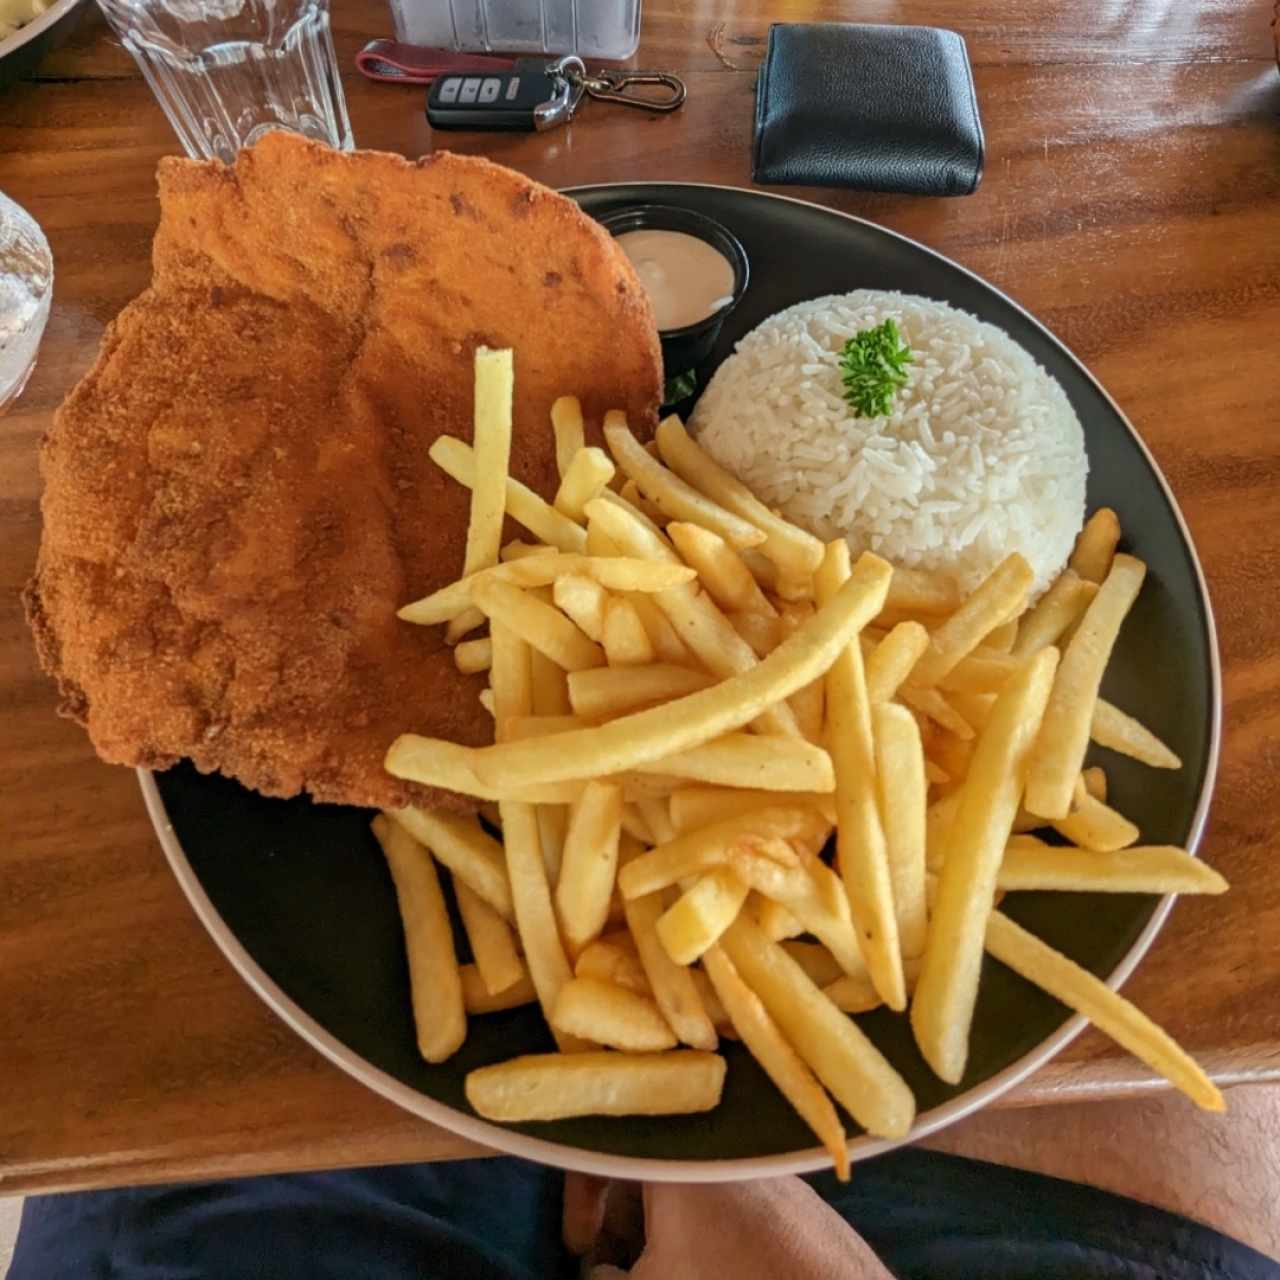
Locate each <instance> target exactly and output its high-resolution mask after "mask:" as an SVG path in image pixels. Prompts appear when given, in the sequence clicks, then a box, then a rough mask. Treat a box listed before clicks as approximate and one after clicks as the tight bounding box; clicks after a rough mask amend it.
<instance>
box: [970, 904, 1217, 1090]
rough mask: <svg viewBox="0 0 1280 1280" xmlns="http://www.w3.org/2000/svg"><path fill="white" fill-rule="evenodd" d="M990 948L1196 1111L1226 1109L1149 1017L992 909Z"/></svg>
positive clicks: (1192, 1064) (1211, 1086)
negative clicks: (1159, 1077) (1181, 1095)
mask: <svg viewBox="0 0 1280 1280" xmlns="http://www.w3.org/2000/svg"><path fill="white" fill-rule="evenodd" d="M986 946H987V950H988V951H989V952H990V953H991V954H992V955H993V956H994V957H995V958H996V959H997V960H999V961H1000V963H1001V964H1005V965H1008V966H1009V968H1010V969H1012V970H1013V971H1014V972H1015V973H1017V974H1021V976H1022V977H1024V978H1026V980H1027V981H1028V982H1032V983H1034V984H1035V985H1036V986H1037V987H1040V988H1041V989H1042V990H1044V991H1047V992H1048V993H1049V994H1050V995H1051V996H1053V997H1054V998H1055V999H1057V1000H1061V1001H1062V1003H1063V1004H1065V1005H1066V1006H1067V1007H1068V1008H1070V1009H1074V1010H1075V1011H1076V1012H1077V1013H1082V1014H1084V1016H1085V1017H1086V1018H1088V1019H1089V1021H1090V1022H1092V1023H1093V1024H1094V1026H1096V1027H1097V1028H1098V1030H1100V1031H1102V1032H1104V1033H1105V1034H1106V1035H1109V1036H1110V1037H1111V1038H1112V1039H1113V1040H1114V1041H1115V1042H1116V1043H1117V1044H1119V1045H1121V1046H1122V1047H1123V1048H1125V1049H1128V1050H1129V1052H1130V1053H1131V1054H1133V1055H1134V1057H1135V1058H1140V1059H1141V1060H1142V1061H1143V1062H1145V1063H1146V1064H1147V1066H1149V1067H1150V1068H1151V1069H1152V1070H1153V1071H1157V1072H1159V1074H1160V1075H1162V1076H1164V1078H1165V1079H1166V1080H1168V1081H1169V1083H1170V1084H1172V1085H1174V1086H1175V1087H1176V1088H1178V1089H1181V1090H1182V1092H1183V1093H1185V1094H1186V1095H1187V1097H1189V1098H1190V1099H1191V1100H1192V1102H1194V1103H1195V1104H1196V1105H1197V1106H1198V1107H1203V1108H1204V1109H1205V1110H1206V1111H1225V1110H1226V1103H1224V1102H1223V1100H1222V1094H1221V1093H1219V1092H1218V1090H1217V1088H1216V1087H1215V1086H1214V1084H1213V1083H1212V1081H1210V1080H1209V1078H1208V1077H1207V1076H1206V1075H1205V1074H1204V1072H1203V1071H1201V1070H1200V1068H1199V1067H1198V1066H1197V1065H1196V1063H1195V1061H1194V1060H1193V1059H1192V1058H1191V1057H1190V1056H1189V1055H1188V1054H1187V1053H1186V1052H1185V1051H1184V1050H1183V1049H1181V1048H1180V1047H1179V1046H1178V1045H1177V1044H1176V1043H1175V1042H1174V1041H1173V1040H1172V1039H1170V1037H1169V1036H1168V1035H1166V1034H1165V1032H1163V1031H1161V1030H1160V1028H1159V1027H1157V1026H1156V1024H1155V1023H1154V1022H1152V1021H1151V1020H1150V1019H1149V1018H1148V1017H1147V1016H1146V1015H1145V1014H1143V1013H1141V1012H1140V1011H1139V1010H1138V1009H1136V1008H1135V1007H1134V1006H1133V1005H1132V1004H1130V1003H1129V1001H1128V1000H1126V999H1125V998H1124V997H1123V996H1122V995H1120V994H1119V993H1118V992H1115V991H1112V990H1111V988H1110V987H1108V986H1107V984H1106V983H1105V982H1103V981H1102V980H1101V979H1100V978H1095V977H1094V975H1093V974H1091V973H1090V972H1089V971H1088V970H1087V969H1082V968H1081V967H1080V966H1079V965H1078V964H1076V963H1075V962H1074V961H1072V960H1069V959H1067V957H1066V956H1064V955H1063V954H1062V953H1061V952H1060V951H1055V950H1054V949H1053V948H1052V947H1051V946H1049V944H1048V943H1046V942H1041V941H1040V939H1039V938H1037V937H1035V936H1034V935H1033V934H1030V933H1028V932H1027V931H1026V930H1025V929H1023V928H1022V927H1021V926H1020V925H1017V924H1015V923H1014V922H1013V921H1012V920H1010V919H1009V917H1008V916H1006V915H1004V914H1003V913H1002V912H999V911H993V912H992V913H991V915H990V917H989V919H988V920H987V924H986Z"/></svg>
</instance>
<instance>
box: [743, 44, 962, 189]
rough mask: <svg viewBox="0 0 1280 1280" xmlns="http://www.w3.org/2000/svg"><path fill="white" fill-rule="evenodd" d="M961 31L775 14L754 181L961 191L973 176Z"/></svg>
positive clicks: (760, 91) (762, 81) (761, 85)
mask: <svg viewBox="0 0 1280 1280" xmlns="http://www.w3.org/2000/svg"><path fill="white" fill-rule="evenodd" d="M982 145H983V144H982V124H981V122H980V121H979V119H978V99H977V96H976V95H975V93H974V89H973V73H972V71H971V70H970V68H969V55H968V53H967V52H966V50H965V44H964V40H963V39H962V38H961V37H960V36H958V35H957V34H956V33H955V32H954V31H943V30H940V29H939V28H937V27H890V26H875V25H872V24H866V23H852V22H815V23H777V24H775V25H774V26H772V27H770V29H769V47H768V52H767V53H766V55H765V60H764V65H763V66H762V67H761V68H760V78H759V80H758V81H757V83H756V132H755V149H754V166H753V171H752V176H753V177H754V178H755V180H756V181H757V182H763V183H800V184H803V185H806V186H818V187H852V188H854V189H855V190H859V191H900V192H907V193H910V194H913V195H933V196H963V195H968V194H969V193H970V192H971V191H973V190H974V188H975V187H977V185H978V180H979V179H980V178H981V177H982Z"/></svg>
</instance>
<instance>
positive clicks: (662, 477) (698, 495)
mask: <svg viewBox="0 0 1280 1280" xmlns="http://www.w3.org/2000/svg"><path fill="white" fill-rule="evenodd" d="M604 438H605V440H606V442H607V443H608V445H609V452H610V453H612V454H613V456H614V458H615V460H616V461H617V463H618V465H619V466H620V467H621V468H622V469H623V470H624V471H625V472H626V473H627V475H628V476H630V477H631V479H632V480H633V481H634V482H635V483H636V485H637V487H638V488H639V489H640V492H641V493H643V494H644V496H645V497H646V498H648V499H649V501H650V502H652V503H653V504H654V506H656V507H657V508H658V509H659V510H660V511H661V512H662V513H663V515H665V516H666V517H667V518H668V519H669V520H687V521H690V522H692V523H694V524H700V525H702V526H703V527H704V528H707V529H710V530H712V531H713V532H715V533H718V534H719V535H720V536H721V537H722V538H724V540H725V541H726V542H728V543H731V544H732V545H733V546H735V547H757V546H759V545H760V544H761V543H763V542H764V541H765V535H764V534H763V533H761V531H760V530H759V529H757V528H756V527H755V525H753V524H752V523H750V521H748V520H744V519H743V518H742V517H741V516H737V515H734V513H733V512H732V511H728V510H726V509H725V508H724V507H722V506H720V504H719V503H718V502H716V501H715V500H714V499H713V498H710V497H708V496H707V495H706V494H705V493H703V492H699V490H697V489H695V488H694V487H693V486H692V485H690V484H687V483H686V482H685V481H684V480H682V479H681V478H680V477H679V476H678V475H677V474H676V473H675V472H673V471H668V470H667V468H666V467H664V466H663V465H662V464H661V463H660V462H656V461H654V459H653V458H651V457H650V456H649V454H648V453H647V452H646V450H645V449H644V447H643V446H642V445H641V444H639V443H638V442H637V440H636V438H635V436H633V435H632V434H631V430H630V428H629V427H628V426H627V425H626V419H625V418H622V419H621V421H619V420H618V418H616V417H614V415H613V413H612V411H611V412H610V413H609V414H606V415H605V425H604Z"/></svg>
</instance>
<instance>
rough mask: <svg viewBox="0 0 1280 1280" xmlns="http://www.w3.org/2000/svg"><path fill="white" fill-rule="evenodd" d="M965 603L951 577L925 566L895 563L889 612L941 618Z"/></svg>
mask: <svg viewBox="0 0 1280 1280" xmlns="http://www.w3.org/2000/svg"><path fill="white" fill-rule="evenodd" d="M963 603H964V596H963V595H962V594H961V592H960V589H959V588H958V587H957V586H956V584H955V583H954V582H953V581H952V580H951V579H949V578H945V577H942V576H941V575H939V574H936V573H930V572H928V571H927V570H924V569H909V568H907V567H906V566H905V565H894V568H893V581H892V582H891V583H890V584H889V594H888V595H887V596H886V597H885V602H884V607H885V611H886V612H891V613H909V614H915V615H920V616H922V617H925V618H939V619H941V618H945V617H946V616H947V615H948V614H951V613H954V612H955V611H956V610H957V609H958V608H959V607H960V606H961V605H962V604H963Z"/></svg>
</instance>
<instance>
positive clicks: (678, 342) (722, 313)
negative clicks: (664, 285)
mask: <svg viewBox="0 0 1280 1280" xmlns="http://www.w3.org/2000/svg"><path fill="white" fill-rule="evenodd" d="M600 225H601V226H603V227H604V228H605V230H606V231H608V232H609V234H610V235H613V236H620V235H623V234H624V233H625V232H628V231H683V232H684V233H685V235H690V236H697V238H698V239H699V240H704V241H706V243H707V244H709V245H710V246H711V247H712V248H713V249H715V250H716V251H717V252H718V253H719V254H720V255H721V256H722V257H724V258H726V259H727V260H728V262H729V265H730V266H731V267H732V268H733V294H732V296H731V297H730V299H729V301H728V302H727V303H725V305H724V306H723V307H721V308H720V309H719V310H718V311H713V312H712V313H711V314H710V315H709V316H707V317H706V319H704V320H699V321H697V322H696V323H695V324H686V325H682V326H681V327H680V328H679V329H661V330H659V332H658V338H659V339H660V341H661V342H662V364H663V371H664V372H665V374H666V378H667V382H668V383H670V382H671V380H672V379H673V378H678V377H679V376H680V375H681V374H683V373H688V372H689V370H691V369H696V368H697V367H698V366H699V365H700V364H702V362H703V361H704V360H705V359H706V358H707V357H708V356H709V355H710V354H711V349H712V348H713V347H714V346H715V345H716V339H717V338H718V337H719V336H720V329H721V327H722V326H723V325H724V322H725V317H726V316H728V314H729V312H731V311H732V310H733V309H734V307H736V306H737V305H738V303H739V302H740V301H741V300H742V295H743V294H744V293H746V291H747V285H748V283H749V282H750V280H751V264H750V262H749V261H748V259H747V251H746V250H745V249H744V248H743V247H742V243H741V241H739V239H738V237H737V236H735V235H734V234H733V232H732V231H730V230H729V229H728V228H727V227H725V226H724V225H723V224H721V223H719V222H717V221H716V220H715V219H714V218H708V217H707V216H706V215H705V214H701V213H695V212H694V211H693V210H692V209H680V208H675V207H673V206H669V205H661V204H639V205H632V206H630V207H629V208H627V209H619V210H617V211H616V212H615V213H607V214H605V215H604V217H602V218H601V219H600Z"/></svg>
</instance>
